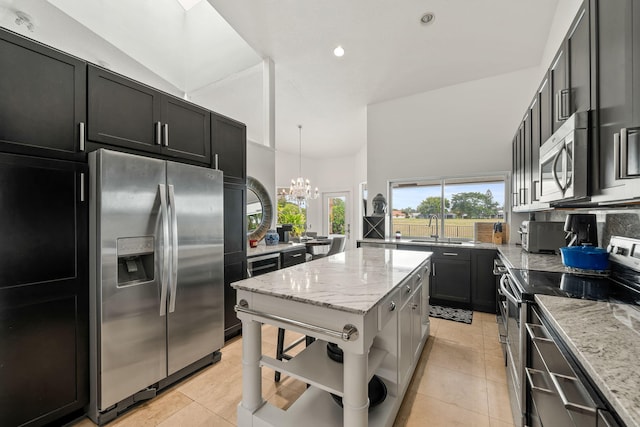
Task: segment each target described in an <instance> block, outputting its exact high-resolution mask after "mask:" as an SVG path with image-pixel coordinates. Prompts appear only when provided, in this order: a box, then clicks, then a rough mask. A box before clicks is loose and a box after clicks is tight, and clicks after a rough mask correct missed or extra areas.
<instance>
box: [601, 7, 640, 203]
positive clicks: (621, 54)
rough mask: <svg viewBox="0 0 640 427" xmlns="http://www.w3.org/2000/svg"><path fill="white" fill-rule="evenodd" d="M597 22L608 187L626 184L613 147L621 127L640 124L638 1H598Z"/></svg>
mask: <svg viewBox="0 0 640 427" xmlns="http://www.w3.org/2000/svg"><path fill="white" fill-rule="evenodd" d="M597 21H598V36H597V38H598V41H597V43H598V79H597V81H598V104H599V105H598V107H599V109H598V115H599V135H598V137H599V153H598V154H599V159H600V176H599V187H600V189H608V188H612V187H616V186H622V185H624V184H626V183H625V181H624V180H620V179H619V177H620V176H619V175H620V174H619V173H616V172H617V171H618V167H619V166H620V163H621V162H624V161H625V160H626V159H616V156H615V150H614V148H615V145H616V143H617V144H621V143H622V142H621V141H620V137H621V131H622V129H623V128H635V127H638V126H640V117H639V116H640V108H639V106H640V100H638V97H637V96H638V94H639V91H640V41H639V39H638V32H639V31H640V1H638V0H624V1H622V0H621V1H615V2H604V1H599V2H598V8H597ZM634 95H635V96H634ZM614 141H618V142H614ZM629 196H635V197H637V194H635V195H632V194H630V195H629Z"/></svg>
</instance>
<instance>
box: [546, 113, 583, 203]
mask: <svg viewBox="0 0 640 427" xmlns="http://www.w3.org/2000/svg"><path fill="white" fill-rule="evenodd" d="M588 119H589V115H588V113H587V112H580V113H575V114H573V115H572V116H571V117H569V118H568V119H567V120H566V121H565V123H564V124H563V125H562V126H561V127H560V128H559V129H558V130H557V131H556V132H555V133H554V134H553V135H551V138H549V139H548V140H547V141H545V142H544V143H543V144H542V146H541V147H540V201H542V202H550V203H553V202H559V201H566V200H581V199H586V198H587V197H588V196H589V178H588V168H589V133H588V129H589V128H588Z"/></svg>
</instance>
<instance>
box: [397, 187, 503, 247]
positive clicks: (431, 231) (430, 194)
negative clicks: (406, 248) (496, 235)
mask: <svg viewBox="0 0 640 427" xmlns="http://www.w3.org/2000/svg"><path fill="white" fill-rule="evenodd" d="M505 178H506V177H505V176H485V177H462V178H460V177H457V178H434V179H425V180H420V181H417V180H416V181H392V182H391V183H390V195H391V203H390V205H391V210H390V212H389V215H390V217H391V227H392V228H391V230H390V234H393V233H395V232H397V231H399V232H400V233H402V236H403V237H418V238H420V237H422V238H429V237H436V236H437V237H438V238H443V237H444V238H451V239H462V240H476V239H477V237H476V236H477V235H478V233H479V232H481V230H482V229H484V228H486V227H490V229H491V227H492V224H493V223H496V222H504V221H505V214H504V212H505V211H504V205H505V181H506V179H505Z"/></svg>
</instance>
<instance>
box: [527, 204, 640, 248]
mask: <svg viewBox="0 0 640 427" xmlns="http://www.w3.org/2000/svg"><path fill="white" fill-rule="evenodd" d="M570 213H592V214H596V221H597V224H598V245H599V246H601V247H606V246H607V245H608V244H609V239H610V238H611V236H625V237H633V238H635V239H640V209H607V210H584V211H583V210H580V211H579V212H576V211H574V210H554V211H551V212H538V213H536V220H537V221H564V220H565V219H566V217H567V214H570Z"/></svg>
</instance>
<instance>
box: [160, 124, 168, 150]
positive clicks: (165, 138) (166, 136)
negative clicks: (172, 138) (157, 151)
mask: <svg viewBox="0 0 640 427" xmlns="http://www.w3.org/2000/svg"><path fill="white" fill-rule="evenodd" d="M162 127H163V128H164V132H163V135H162V136H163V139H164V146H165V147H168V146H169V124H168V123H165V124H164V125H162Z"/></svg>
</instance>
